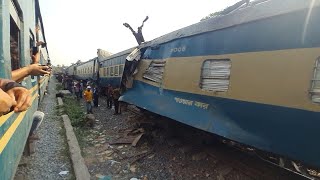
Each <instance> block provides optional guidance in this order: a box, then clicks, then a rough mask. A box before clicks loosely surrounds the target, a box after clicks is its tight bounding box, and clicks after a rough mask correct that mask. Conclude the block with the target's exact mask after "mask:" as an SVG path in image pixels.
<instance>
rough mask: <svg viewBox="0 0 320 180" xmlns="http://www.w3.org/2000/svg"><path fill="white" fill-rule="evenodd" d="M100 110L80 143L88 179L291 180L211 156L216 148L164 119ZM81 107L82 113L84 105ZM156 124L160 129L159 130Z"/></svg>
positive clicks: (102, 104)
mask: <svg viewBox="0 0 320 180" xmlns="http://www.w3.org/2000/svg"><path fill="white" fill-rule="evenodd" d="M99 104H100V106H99V107H96V108H94V109H93V112H94V116H95V118H96V119H95V123H94V127H92V128H89V130H88V132H87V133H85V135H84V138H83V139H82V141H83V142H80V144H82V155H83V157H84V158H85V162H86V164H87V166H88V169H89V172H90V174H91V177H92V179H104V180H108V179H126V180H129V179H132V180H135V178H136V179H141V180H148V179H152V180H157V179H161V180H163V179H170V180H171V179H184V180H185V179H217V180H228V179H230V180H231V179H232V180H237V179H239V180H246V179H270V177H272V178H271V179H292V178H291V177H289V176H286V175H278V174H277V172H276V173H275V172H272V173H270V172H261V170H260V171H256V170H254V167H252V166H255V165H252V163H251V165H248V164H247V162H246V161H247V159H246V158H244V159H241V160H236V161H234V159H233V157H232V156H229V155H222V156H223V157H224V156H225V157H227V159H228V158H229V160H225V159H223V158H221V157H222V156H220V155H219V153H218V154H215V153H214V151H217V152H220V154H221V151H218V150H219V147H220V145H215V144H213V145H212V143H211V145H210V146H209V145H206V146H205V147H204V146H203V144H206V142H205V141H203V140H202V139H198V138H197V137H196V136H193V135H192V136H193V137H190V135H189V134H192V133H194V132H193V131H194V130H192V129H188V128H186V129H183V128H180V126H179V125H173V124H172V123H170V122H166V120H164V118H161V117H157V116H144V115H140V114H136V113H134V112H132V111H129V110H126V111H124V110H123V111H122V113H121V114H120V115H113V113H114V110H113V109H107V108H106V98H105V97H101V98H100V99H99ZM81 107H83V108H85V107H84V105H83V102H81ZM129 108H134V107H132V106H131V107H130V106H129ZM129 108H128V109H129ZM155 121H163V123H161V126H159V125H157V124H156V123H154V122H155ZM181 129H183V130H181ZM181 137H183V138H181ZM186 140H187V141H186ZM209 144H210V143H209ZM212 148H213V149H212ZM248 161H249V160H248ZM250 161H251V160H250ZM259 163H261V162H258V163H257V164H259ZM263 174H268V176H264V175H263Z"/></svg>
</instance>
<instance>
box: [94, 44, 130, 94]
mask: <svg viewBox="0 0 320 180" xmlns="http://www.w3.org/2000/svg"><path fill="white" fill-rule="evenodd" d="M133 50H134V48H131V49H127V50H124V51H121V52H119V53H116V54H113V55H111V56H108V57H105V58H104V59H102V60H101V61H100V68H99V86H100V87H101V88H102V89H105V88H106V87H107V85H108V84H110V85H111V86H112V87H119V86H120V81H121V77H122V73H123V69H124V64H125V62H126V57H127V56H128V55H129V54H130V53H131V52H132V51H133Z"/></svg>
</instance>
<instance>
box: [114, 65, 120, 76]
mask: <svg viewBox="0 0 320 180" xmlns="http://www.w3.org/2000/svg"><path fill="white" fill-rule="evenodd" d="M118 75H119V66H115V67H114V76H118Z"/></svg>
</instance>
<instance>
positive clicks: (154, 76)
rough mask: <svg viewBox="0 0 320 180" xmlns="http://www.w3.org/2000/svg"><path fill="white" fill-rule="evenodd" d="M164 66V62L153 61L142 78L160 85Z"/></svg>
mask: <svg viewBox="0 0 320 180" xmlns="http://www.w3.org/2000/svg"><path fill="white" fill-rule="evenodd" d="M165 65H166V61H163V60H153V61H152V62H151V63H150V65H149V67H148V69H147V70H146V72H145V73H144V74H143V78H145V79H148V80H150V81H154V82H158V83H160V82H161V81H162V78H163V73H164V68H165Z"/></svg>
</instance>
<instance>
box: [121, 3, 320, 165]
mask: <svg viewBox="0 0 320 180" xmlns="http://www.w3.org/2000/svg"><path fill="white" fill-rule="evenodd" d="M319 22H320V0H267V1H260V3H257V2H256V3H254V2H253V3H249V4H248V5H244V6H242V7H239V8H238V9H236V10H234V11H232V12H231V13H228V14H226V15H221V16H217V17H215V18H211V19H208V20H205V21H201V22H199V23H197V24H194V25H191V26H188V27H186V28H183V29H180V30H177V31H174V32H172V33H169V34H167V35H164V36H162V37H160V38H157V39H155V40H152V41H150V42H147V43H145V44H143V45H142V46H140V47H139V51H137V52H135V53H133V54H131V56H130V57H132V58H130V57H129V60H128V61H126V68H125V70H124V77H123V80H124V81H123V82H122V84H123V85H124V86H125V89H126V91H125V92H124V93H123V95H122V97H121V100H122V101H125V102H128V103H131V104H135V105H137V106H139V107H141V108H144V109H146V110H149V111H151V112H154V113H157V114H160V115H163V116H166V117H169V118H171V119H174V120H176V121H179V122H182V123H185V124H188V125H190V126H193V127H196V128H199V129H202V130H205V131H208V132H211V133H214V134H217V135H220V136H222V137H224V138H227V139H231V140H234V141H237V142H240V143H243V144H247V145H249V146H253V147H255V148H257V149H260V150H264V151H267V152H272V153H274V154H278V155H281V156H282V157H287V158H290V159H292V160H294V161H297V162H302V163H304V164H308V165H309V166H313V167H316V168H320V144H319V143H318V142H319V137H320V104H319V103H320V36H319V34H320V23H319ZM139 53H140V54H139ZM140 56H141V58H139V57H140ZM127 63H129V64H132V66H133V65H134V64H138V65H137V69H136V70H135V71H133V70H132V67H130V66H129V67H128V68H127ZM130 79H133V82H130ZM130 84H132V87H131V85H130Z"/></svg>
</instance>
